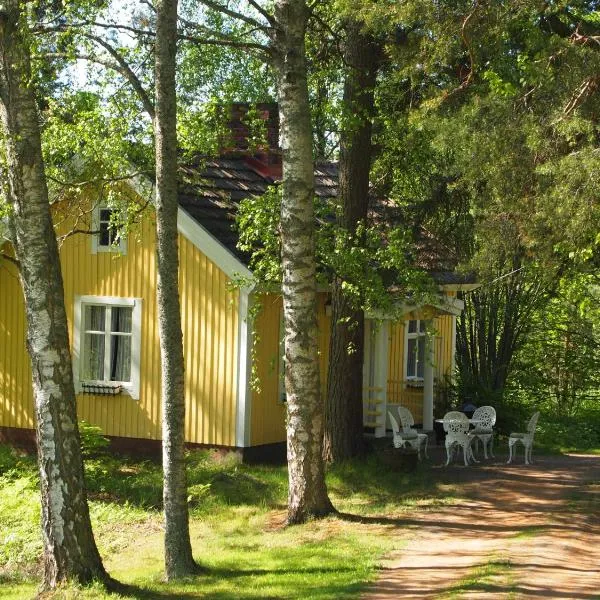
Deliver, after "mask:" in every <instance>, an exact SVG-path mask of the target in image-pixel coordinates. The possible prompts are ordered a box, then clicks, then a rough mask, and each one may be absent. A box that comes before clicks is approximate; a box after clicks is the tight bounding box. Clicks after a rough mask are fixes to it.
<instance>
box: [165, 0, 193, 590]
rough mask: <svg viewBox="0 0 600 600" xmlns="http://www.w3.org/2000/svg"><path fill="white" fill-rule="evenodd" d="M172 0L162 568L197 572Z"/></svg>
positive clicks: (168, 1) (173, 2)
mask: <svg viewBox="0 0 600 600" xmlns="http://www.w3.org/2000/svg"><path fill="white" fill-rule="evenodd" d="M176 53H177V0H159V1H158V2H156V47H155V86H156V97H155V110H156V114H155V117H154V138H155V151H156V254H157V262H158V283H157V305H158V332H159V337H160V357H161V373H162V438H163V502H164V511H165V573H166V577H167V579H168V580H171V579H176V578H179V577H184V576H186V575H190V574H193V573H196V572H197V565H196V563H195V562H194V559H193V557H192V545H191V542H190V530H189V511H188V502H187V474H186V466H185V395H184V366H183V365H184V363H183V335H182V332H181V309H180V303H179V281H178V276H179V248H178V240H177V207H178V204H177V102H176V92H175V60H176Z"/></svg>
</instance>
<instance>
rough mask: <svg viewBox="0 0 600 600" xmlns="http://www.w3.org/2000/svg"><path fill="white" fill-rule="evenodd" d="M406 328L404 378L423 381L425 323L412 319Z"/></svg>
mask: <svg viewBox="0 0 600 600" xmlns="http://www.w3.org/2000/svg"><path fill="white" fill-rule="evenodd" d="M405 328H406V344H405V350H406V356H405V359H404V363H405V370H404V373H405V376H406V379H407V380H409V381H423V378H424V376H425V343H426V339H427V332H426V329H425V321H422V320H420V319H413V320H411V321H407V322H406V324H405Z"/></svg>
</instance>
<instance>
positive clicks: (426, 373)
mask: <svg viewBox="0 0 600 600" xmlns="http://www.w3.org/2000/svg"><path fill="white" fill-rule="evenodd" d="M432 328H433V321H427V331H428V332H431V331H432ZM434 361H435V339H434V338H433V337H432V336H431V335H428V336H427V338H426V343H425V364H424V365H423V431H433V372H434Z"/></svg>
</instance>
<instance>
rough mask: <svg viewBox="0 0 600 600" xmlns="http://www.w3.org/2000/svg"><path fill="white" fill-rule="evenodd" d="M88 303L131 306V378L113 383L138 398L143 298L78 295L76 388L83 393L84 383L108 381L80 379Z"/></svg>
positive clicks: (76, 315)
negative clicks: (84, 316) (85, 308)
mask: <svg viewBox="0 0 600 600" xmlns="http://www.w3.org/2000/svg"><path fill="white" fill-rule="evenodd" d="M85 306H103V307H107V308H111V307H113V306H114V307H131V308H132V309H133V310H132V311H131V313H132V314H131V381H128V382H110V383H118V384H120V385H121V390H122V392H124V393H126V394H129V395H130V396H131V397H132V398H134V399H135V400H138V399H139V397H140V353H141V343H142V336H141V322H142V299H141V298H119V297H115V296H75V311H74V320H73V380H74V383H75V391H76V392H77V393H81V392H82V391H83V384H85V383H91V384H102V383H109V382H108V381H106V382H97V381H95V382H88V381H85V380H82V379H81V368H82V367H83V364H84V361H83V354H82V353H83V348H84V343H83V336H84V335H85V330H84V322H83V313H84V311H83V308H84V307H85Z"/></svg>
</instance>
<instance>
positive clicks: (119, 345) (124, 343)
mask: <svg viewBox="0 0 600 600" xmlns="http://www.w3.org/2000/svg"><path fill="white" fill-rule="evenodd" d="M113 310H114V308H113ZM110 338H111V339H110V380H111V381H131V336H129V335H111V336H110Z"/></svg>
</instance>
